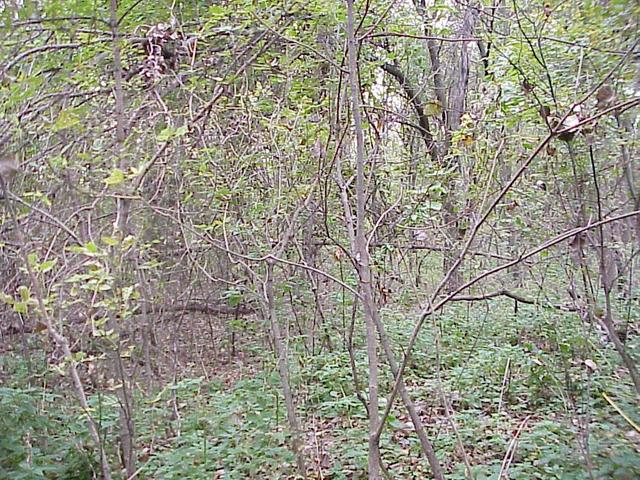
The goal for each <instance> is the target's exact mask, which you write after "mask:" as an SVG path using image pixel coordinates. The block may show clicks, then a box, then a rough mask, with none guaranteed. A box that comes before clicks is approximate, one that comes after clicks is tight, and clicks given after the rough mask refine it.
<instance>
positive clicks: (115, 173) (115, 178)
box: [104, 168, 125, 186]
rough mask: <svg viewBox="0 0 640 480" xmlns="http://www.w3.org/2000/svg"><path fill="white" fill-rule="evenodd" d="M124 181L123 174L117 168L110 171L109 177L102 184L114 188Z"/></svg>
mask: <svg viewBox="0 0 640 480" xmlns="http://www.w3.org/2000/svg"><path fill="white" fill-rule="evenodd" d="M124 179H125V175H124V172H123V171H122V170H120V169H119V168H114V169H113V170H111V173H110V174H109V177H107V178H106V179H105V181H104V183H106V184H107V185H109V186H114V185H119V184H121V183H122V182H124Z"/></svg>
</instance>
